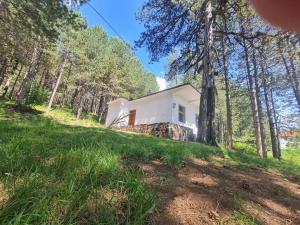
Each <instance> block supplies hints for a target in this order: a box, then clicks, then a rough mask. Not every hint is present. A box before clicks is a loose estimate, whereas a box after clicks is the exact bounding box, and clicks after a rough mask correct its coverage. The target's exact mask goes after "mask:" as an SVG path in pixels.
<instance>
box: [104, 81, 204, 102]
mask: <svg viewBox="0 0 300 225" xmlns="http://www.w3.org/2000/svg"><path fill="white" fill-rule="evenodd" d="M184 86H187V87H188V86H190V87H192V88H193V90H195V91H196V92H198V93H199V94H201V93H200V91H198V90H197V88H196V87H195V86H193V85H192V84H190V83H186V84H181V85H177V86H174V87H171V88H167V89H164V90H161V91H157V92H154V93H151V94H148V95H145V96H142V97H139V98H136V99H131V100H129V99H127V98H124V97H120V98H117V99H115V100H112V101H110V102H109V103H108V104H110V103H112V102H115V101H117V100H120V99H125V100H127V101H130V102H131V101H136V100H139V99H142V98H146V97H149V96H153V95H157V94H161V93H164V92H169V91H171V90H174V89H179V88H182V87H184Z"/></svg>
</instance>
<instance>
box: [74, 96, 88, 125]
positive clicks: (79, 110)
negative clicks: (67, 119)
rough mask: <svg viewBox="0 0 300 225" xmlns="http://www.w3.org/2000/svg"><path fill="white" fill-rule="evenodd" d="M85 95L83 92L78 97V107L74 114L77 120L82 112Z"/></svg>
mask: <svg viewBox="0 0 300 225" xmlns="http://www.w3.org/2000/svg"><path fill="white" fill-rule="evenodd" d="M86 96H87V94H86V93H84V94H83V95H82V97H81V98H80V102H79V107H78V110H77V115H76V119H77V120H79V119H80V116H81V113H82V110H83V106H84V102H85V100H86Z"/></svg>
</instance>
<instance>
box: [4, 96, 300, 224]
mask: <svg viewBox="0 0 300 225" xmlns="http://www.w3.org/2000/svg"><path fill="white" fill-rule="evenodd" d="M216 156H217V157H222V158H224V157H225V158H226V157H227V158H228V160H229V161H232V162H235V163H237V165H238V166H240V167H243V166H244V167H249V166H253V167H263V168H271V169H278V170H280V171H282V172H284V173H286V174H289V173H295V174H298V173H299V171H300V168H299V165H298V166H297V165H289V164H288V163H287V162H273V161H268V160H261V159H259V158H258V157H256V156H255V155H251V154H245V153H242V152H229V153H228V152H227V151H224V150H222V149H221V148H215V147H211V146H207V145H203V144H199V143H184V142H176V141H171V140H166V139H160V138H155V137H149V136H144V135H137V134H127V133H121V132H115V131H112V130H107V129H103V128H87V127H80V126H69V125H64V124H60V123H58V122H56V121H55V120H53V119H50V118H46V117H44V116H43V115H40V114H39V113H34V114H33V113H28V112H26V113H23V111H22V113H20V112H19V111H17V110H10V104H7V103H3V102H1V101H0V181H1V182H3V183H5V186H6V189H7V191H8V192H9V195H10V199H9V201H8V202H6V203H5V205H4V210H1V213H0V220H1V221H5V222H6V223H7V224H10V223H15V222H16V221H20V223H19V224H34V223H36V224H43V223H47V222H49V221H51V220H52V219H53V220H54V221H57V224H60V223H64V224H68V223H74V222H75V221H77V222H78V221H81V220H83V222H82V223H83V224H84V223H86V224H93V223H94V224H96V223H97V222H99V220H101V221H107V224H142V221H143V219H144V218H145V216H146V215H147V214H148V213H149V212H151V211H152V209H153V206H154V199H155V197H154V195H153V193H152V192H151V191H149V190H148V189H147V188H146V187H144V185H143V184H142V181H141V178H140V175H139V174H138V173H137V172H136V171H134V170H131V169H128V166H129V165H130V163H131V161H136V160H138V161H151V160H155V159H162V160H164V161H166V162H167V163H168V164H169V165H171V166H173V167H176V168H181V167H183V166H185V164H186V161H187V159H188V158H190V157H197V158H203V159H206V160H212V159H213V158H214V157H216ZM298 169H299V171H298V172H297V171H296V170H298ZM103 188H104V189H107V190H108V193H109V194H106V195H108V196H103V194H102V195H101V194H100V196H99V193H98V192H99V190H102V189H103ZM100 193H101V191H100ZM105 193H106V192H105ZM91 196H92V197H91ZM119 196H123V197H122V198H121V199H119V200H114V199H118V198H119ZM124 196H125V197H124ZM98 198H99V199H98ZM91 201H92V202H94V203H93V204H92V203H90V202H91ZM114 201H120V202H121V203H120V206H119V207H117V208H116V207H115V203H114ZM95 202H96V203H95ZM95 204H96V205H95ZM0 207H1V205H0ZM104 208H106V209H107V210H106V211H105V210H103V209H104ZM101 212H102V213H101ZM54 218H55V219H56V220H55V219H54ZM16 223H17V222H16Z"/></svg>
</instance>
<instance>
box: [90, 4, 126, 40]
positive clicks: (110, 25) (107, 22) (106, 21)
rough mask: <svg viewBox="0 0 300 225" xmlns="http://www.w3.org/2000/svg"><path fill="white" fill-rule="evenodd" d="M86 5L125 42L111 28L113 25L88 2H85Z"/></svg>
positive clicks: (114, 30) (112, 28)
mask: <svg viewBox="0 0 300 225" xmlns="http://www.w3.org/2000/svg"><path fill="white" fill-rule="evenodd" d="M87 5H88V6H89V7H90V8H91V9H92V10H94V12H95V13H97V15H98V16H100V17H101V19H102V20H103V21H104V22H105V23H106V24H107V25H108V26H109V27H110V29H111V30H112V31H113V32H114V33H115V34H116V35H117V36H118V37H119V38H120V39H121V40H123V41H124V42H126V41H125V40H124V39H123V38H122V36H121V35H120V34H119V33H118V31H117V30H116V29H115V28H114V27H113V25H112V24H111V23H110V22H109V21H108V20H107V19H106V18H105V17H104V16H103V15H102V14H101V13H100V12H99V11H98V10H97V9H96V8H95V7H94V6H92V5H91V4H90V3H89V2H87Z"/></svg>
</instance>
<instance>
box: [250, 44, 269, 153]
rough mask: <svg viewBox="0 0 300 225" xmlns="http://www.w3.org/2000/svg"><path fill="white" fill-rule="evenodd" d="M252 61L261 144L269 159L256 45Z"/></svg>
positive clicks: (253, 49)
mask: <svg viewBox="0 0 300 225" xmlns="http://www.w3.org/2000/svg"><path fill="white" fill-rule="evenodd" d="M252 59H253V78H254V86H255V95H256V99H257V110H258V121H259V127H260V129H259V130H260V138H261V144H262V153H263V157H264V158H266V157H267V144H266V136H265V132H264V120H263V112H262V106H261V101H260V87H259V82H258V70H257V60H256V52H255V48H254V45H253V43H252Z"/></svg>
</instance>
